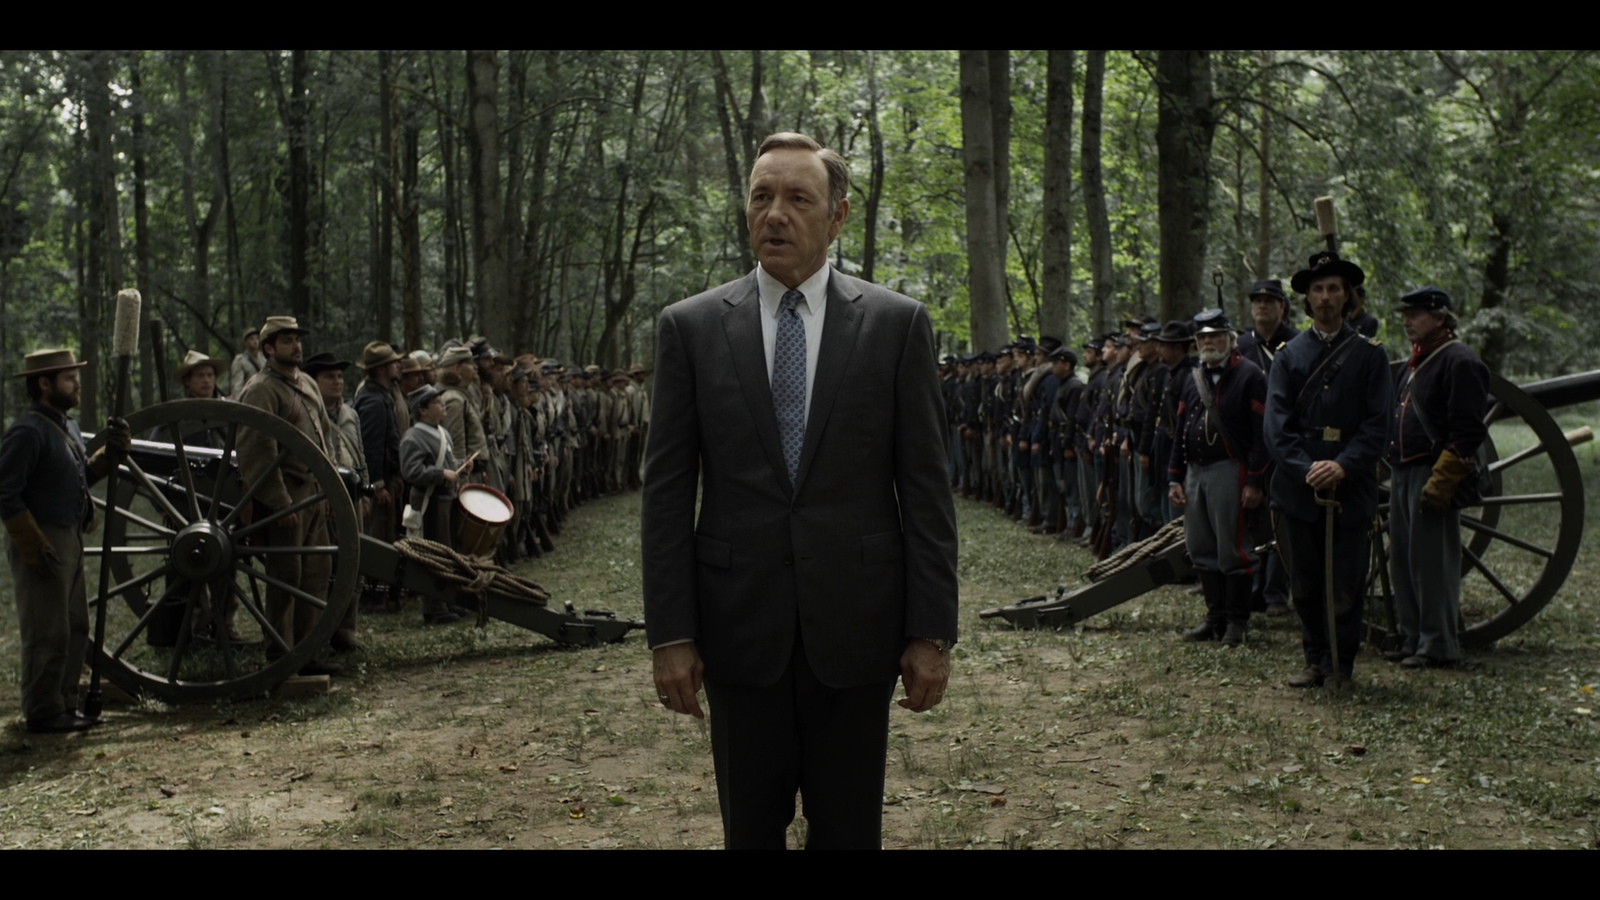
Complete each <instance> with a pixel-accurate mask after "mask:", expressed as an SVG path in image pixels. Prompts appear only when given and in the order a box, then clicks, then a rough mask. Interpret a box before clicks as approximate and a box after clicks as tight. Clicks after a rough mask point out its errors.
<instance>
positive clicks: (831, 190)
mask: <svg viewBox="0 0 1600 900" xmlns="http://www.w3.org/2000/svg"><path fill="white" fill-rule="evenodd" d="M782 149H791V150H810V151H811V152H812V153H815V154H817V156H818V157H820V158H821V159H822V165H823V167H824V168H826V169H827V170H828V216H829V218H832V216H833V214H834V213H835V212H836V211H838V209H839V201H841V200H843V199H844V198H845V194H847V193H849V191H850V164H849V163H847V162H845V159H844V157H842V156H840V155H839V154H838V153H836V152H834V151H832V150H829V149H828V148H827V147H824V146H822V145H821V144H819V143H817V142H816V140H814V139H813V138H810V137H807V136H806V135H803V134H800V133H799V132H797V131H780V132H778V133H777V134H769V135H767V136H766V138H765V139H763V140H762V141H761V147H760V149H758V150H756V159H760V158H761V157H763V156H765V155H766V154H767V152H768V151H771V150H782Z"/></svg>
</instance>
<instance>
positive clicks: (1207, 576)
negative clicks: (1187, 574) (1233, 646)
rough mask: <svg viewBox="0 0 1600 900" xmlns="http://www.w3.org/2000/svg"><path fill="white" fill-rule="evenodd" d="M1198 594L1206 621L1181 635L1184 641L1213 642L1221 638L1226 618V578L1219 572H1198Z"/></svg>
mask: <svg viewBox="0 0 1600 900" xmlns="http://www.w3.org/2000/svg"><path fill="white" fill-rule="evenodd" d="M1199 575H1200V593H1201V596H1203V597H1204V598H1205V601H1206V620H1205V621H1204V622H1201V623H1200V624H1199V625H1196V626H1195V627H1193V628H1190V629H1189V630H1188V631H1185V632H1184V633H1183V639H1184V640H1186V641H1215V640H1218V639H1220V638H1221V637H1222V632H1223V627H1224V626H1225V625H1226V623H1227V616H1228V612H1227V609H1228V606H1227V604H1228V594H1227V592H1228V584H1227V577H1226V576H1225V575H1223V574H1222V573H1221V572H1200V573H1199Z"/></svg>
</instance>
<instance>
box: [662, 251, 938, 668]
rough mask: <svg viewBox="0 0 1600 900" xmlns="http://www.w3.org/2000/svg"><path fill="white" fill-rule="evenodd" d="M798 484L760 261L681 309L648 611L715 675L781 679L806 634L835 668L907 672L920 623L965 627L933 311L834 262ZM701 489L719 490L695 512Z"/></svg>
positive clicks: (672, 310)
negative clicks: (766, 322)
mask: <svg viewBox="0 0 1600 900" xmlns="http://www.w3.org/2000/svg"><path fill="white" fill-rule="evenodd" d="M827 304H828V306H827V316H826V318H825V319H824V322H823V332H822V339H821V346H820V347H819V348H814V349H812V348H808V349H811V352H816V353H818V354H819V355H818V357H817V362H818V365H817V375H816V383H815V385H814V386H813V394H812V399H811V410H810V416H809V419H808V422H807V426H806V434H805V441H804V444H803V445H802V449H801V454H800V469H799V476H798V479H797V480H798V483H797V484H795V485H791V484H790V483H789V476H788V472H787V470H786V468H785V466H784V464H783V451H782V447H781V443H780V441H779V437H778V420H777V414H776V413H775V412H774V409H773V405H772V389H771V386H770V384H769V382H768V377H767V362H766V358H765V351H764V349H763V346H762V339H761V320H760V318H759V317H760V315H761V313H762V310H761V303H760V301H759V299H758V295H757V288H756V277H755V273H751V274H750V275H747V276H746V277H744V278H742V279H740V280H738V281H735V282H731V283H729V284H725V285H722V286H721V287H717V288H714V289H712V290H709V291H706V292H705V293H703V294H699V295H697V296H694V297H690V298H689V299H687V300H683V301H681V302H678V303H674V304H673V305H671V306H669V307H667V309H666V310H664V311H663V312H662V314H661V320H660V330H659V333H658V335H657V341H656V358H655V395H654V397H653V398H652V407H651V416H650V435H649V446H648V448H647V451H646V461H645V466H646V469H645V485H644V498H643V502H644V515H643V523H642V528H641V540H642V544H643V551H644V602H645V622H646V626H647V631H648V634H649V640H650V643H651V645H652V646H655V645H658V644H662V643H665V642H669V641H674V640H679V639H683V638H693V639H694V640H695V641H696V642H697V646H698V649H699V651H700V654H701V657H702V658H703V659H704V660H705V664H706V673H705V675H706V678H707V679H710V680H715V681H720V682H724V683H728V684H746V685H755V686H761V685H767V684H771V683H773V682H774V681H776V680H777V679H778V677H779V676H780V675H782V674H783V671H784V668H785V667H786V666H787V664H788V661H789V658H790V655H791V650H792V648H793V647H794V639H795V629H796V627H798V628H799V629H800V631H801V635H802V637H803V640H804V644H805V648H806V658H807V660H808V662H809V663H810V664H811V667H812V669H813V670H814V671H815V672H816V674H817V677H818V678H819V679H820V680H821V681H822V682H823V683H824V684H827V685H830V686H833V687H852V686H857V685H864V684H870V683H873V682H880V681H884V680H892V679H893V678H894V677H895V676H896V675H898V674H899V659H900V655H901V653H902V651H903V650H904V648H905V642H906V640H907V639H908V638H915V637H922V638H943V639H945V640H950V641H953V640H955V637H956V605H957V586H956V528H955V509H954V504H953V502H952V500H951V496H950V487H949V483H948V482H947V480H946V471H945V449H944V440H943V439H944V407H943V400H942V396H941V394H940V391H939V379H938V371H937V362H936V359H935V355H934V340H933V326H932V323H931V322H930V320H929V317H928V311H927V309H926V308H925V307H924V306H923V305H922V304H921V303H918V302H916V301H914V300H911V299H910V298H907V297H903V296H901V295H899V294H895V293H893V292H891V291H887V290H885V289H883V288H881V287H878V286H876V285H873V284H869V283H867V282H864V281H860V280H858V279H855V278H850V277H849V276H846V275H842V274H840V273H839V272H838V271H837V270H835V271H833V272H832V274H831V276H830V278H829V281H828V296H827ZM697 489H698V490H699V491H700V493H701V503H700V510H699V520H698V522H697V521H696V520H695V499H696V492H697Z"/></svg>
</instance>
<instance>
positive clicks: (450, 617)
mask: <svg viewBox="0 0 1600 900" xmlns="http://www.w3.org/2000/svg"><path fill="white" fill-rule="evenodd" d="M459 621H461V617H460V616H458V615H456V614H455V612H453V611H452V610H451V609H450V606H449V604H447V603H445V602H444V601H443V600H440V599H438V598H437V597H430V596H428V595H426V594H424V595H422V624H424V625H449V624H450V623H451V622H459Z"/></svg>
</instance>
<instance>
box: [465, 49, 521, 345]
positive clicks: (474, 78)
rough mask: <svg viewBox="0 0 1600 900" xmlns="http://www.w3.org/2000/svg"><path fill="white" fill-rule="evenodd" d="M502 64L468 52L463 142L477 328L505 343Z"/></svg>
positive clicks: (490, 55)
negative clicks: (465, 144)
mask: <svg viewBox="0 0 1600 900" xmlns="http://www.w3.org/2000/svg"><path fill="white" fill-rule="evenodd" d="M499 81H500V60H499V58H498V55H497V54H496V52H495V51H493V50H469V51H467V104H468V106H467V123H468V127H467V141H468V144H469V145H470V147H469V148H470V151H471V163H470V164H469V166H468V174H469V176H470V179H471V188H472V258H473V275H474V276H476V277H475V278H474V279H473V287H474V289H475V293H476V294H477V299H478V325H479V328H481V329H482V331H483V333H484V334H486V335H490V336H491V337H492V338H493V339H495V340H499V341H504V340H505V338H506V336H507V335H509V334H510V333H511V295H510V292H509V290H508V289H507V287H508V286H507V283H506V280H507V276H508V274H509V273H508V270H507V268H506V256H505V246H506V244H505V210H504V208H503V207H502V205H501V197H502V194H501V182H500V111H499Z"/></svg>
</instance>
